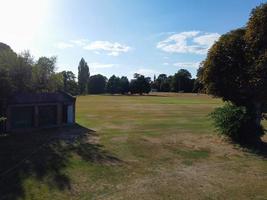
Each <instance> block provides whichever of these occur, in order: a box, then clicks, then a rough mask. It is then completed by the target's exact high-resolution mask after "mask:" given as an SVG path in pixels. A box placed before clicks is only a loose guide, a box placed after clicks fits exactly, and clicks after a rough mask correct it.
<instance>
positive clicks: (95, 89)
mask: <svg viewBox="0 0 267 200" xmlns="http://www.w3.org/2000/svg"><path fill="white" fill-rule="evenodd" d="M106 83H107V78H106V77H105V76H103V75H101V74H97V75H94V76H90V78H89V82H88V92H89V93H90V94H102V93H105V88H106Z"/></svg>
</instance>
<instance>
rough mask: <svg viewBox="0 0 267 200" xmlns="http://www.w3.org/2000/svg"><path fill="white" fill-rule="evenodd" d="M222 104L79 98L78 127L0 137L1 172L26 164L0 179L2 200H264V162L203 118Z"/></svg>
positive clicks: (203, 99) (184, 97) (194, 98)
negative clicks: (223, 137)
mask: <svg viewBox="0 0 267 200" xmlns="http://www.w3.org/2000/svg"><path fill="white" fill-rule="evenodd" d="M221 104H222V102H221V101H220V100H219V99H214V98H211V97H209V96H206V95H195V94H166V93H159V94H153V95H151V96H117V95H114V96H109V95H102V96H101V95H99V96H98V95H92V96H81V97H78V99H77V113H76V115H77V122H78V124H79V126H78V127H74V128H67V129H60V130H53V131H49V132H47V131H44V132H42V133H36V134H35V135H33V136H32V135H27V133H25V134H26V136H27V137H26V136H25V135H23V136H14V138H13V136H12V138H11V137H10V138H9V137H8V138H0V143H1V144H0V150H1V151H0V155H1V158H0V173H3V172H5V171H6V170H8V169H9V168H10V167H11V166H16V163H20V162H21V160H24V161H23V162H21V163H20V165H19V166H18V167H17V168H14V169H13V170H12V172H10V173H7V174H6V175H5V176H4V177H2V179H0V186H1V187H0V194H1V196H0V199H37V200H38V199H56V200H57V199H75V200H76V199H77V200H78V199H116V200H117V199H153V200H154V199H267V190H266V185H267V173H266V172H267V160H266V158H265V157H263V156H259V155H257V154H252V153H249V152H247V151H243V150H242V149H241V148H239V147H236V146H234V145H232V144H229V143H227V142H225V141H224V140H222V139H221V138H219V136H218V135H217V134H215V133H214V129H213V127H212V126H211V121H210V119H209V117H208V114H209V113H210V112H211V111H212V110H213V109H214V108H215V107H218V106H220V105H221ZM90 129H93V130H94V131H95V132H92V131H91V130H90ZM55 135H56V136H57V137H55ZM68 136H69V137H68ZM75 138H76V140H74V139H75ZM74 141H75V142H74ZM32 152H34V153H32ZM29 154H30V156H28V155H29ZM25 157H26V159H25ZM2 163H4V164H2Z"/></svg>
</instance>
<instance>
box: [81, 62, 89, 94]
mask: <svg viewBox="0 0 267 200" xmlns="http://www.w3.org/2000/svg"><path fill="white" fill-rule="evenodd" d="M89 77H90V72H89V67H88V65H87V63H86V62H85V60H84V59H83V58H82V59H81V61H80V63H79V66H78V85H79V90H80V94H86V93H87V92H88V89H87V87H88V81H89Z"/></svg>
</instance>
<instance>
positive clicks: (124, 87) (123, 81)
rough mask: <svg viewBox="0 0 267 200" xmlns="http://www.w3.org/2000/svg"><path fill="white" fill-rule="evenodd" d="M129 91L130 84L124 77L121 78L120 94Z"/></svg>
mask: <svg viewBox="0 0 267 200" xmlns="http://www.w3.org/2000/svg"><path fill="white" fill-rule="evenodd" d="M129 89H130V83H129V80H128V78H127V77H126V76H122V77H121V79H120V92H121V94H127V93H128V92H129Z"/></svg>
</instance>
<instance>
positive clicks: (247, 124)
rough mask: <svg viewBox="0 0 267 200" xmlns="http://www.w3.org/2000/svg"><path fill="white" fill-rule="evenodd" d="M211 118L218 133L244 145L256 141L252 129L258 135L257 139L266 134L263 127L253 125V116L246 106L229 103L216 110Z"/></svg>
mask: <svg viewBox="0 0 267 200" xmlns="http://www.w3.org/2000/svg"><path fill="white" fill-rule="evenodd" d="M211 117H212V119H213V121H214V125H215V127H216V128H217V131H218V132H219V133H220V134H222V135H225V136H227V137H229V138H230V139H232V140H233V141H235V142H239V143H244V142H246V141H248V140H250V141H253V140H255V137H254V135H251V134H250V131H251V129H252V130H253V131H255V132H256V133H257V134H258V137H256V138H259V137H260V136H262V135H263V134H264V131H263V128H262V127H261V126H260V127H256V126H253V125H251V115H250V113H249V111H248V110H247V109H246V107H244V106H240V107H238V106H235V105H233V104H230V103H227V104H225V105H224V106H223V107H219V108H216V109H215V111H213V112H212V113H211ZM255 128H256V129H255Z"/></svg>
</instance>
